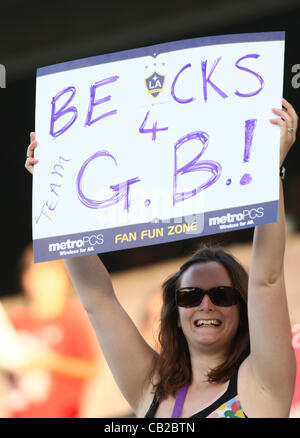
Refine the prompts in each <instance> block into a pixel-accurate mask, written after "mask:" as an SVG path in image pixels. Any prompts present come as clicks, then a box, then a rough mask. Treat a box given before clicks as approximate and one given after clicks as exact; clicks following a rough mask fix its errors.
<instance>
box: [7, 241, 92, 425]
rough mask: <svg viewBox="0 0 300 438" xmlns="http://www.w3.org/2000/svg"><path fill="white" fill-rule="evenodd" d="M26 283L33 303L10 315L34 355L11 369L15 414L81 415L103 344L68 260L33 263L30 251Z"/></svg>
mask: <svg viewBox="0 0 300 438" xmlns="http://www.w3.org/2000/svg"><path fill="white" fill-rule="evenodd" d="M21 270H22V275H21V283H22V288H23V290H24V292H25V294H26V297H27V299H28V304H27V305H24V306H18V307H14V308H11V309H10V310H9V311H8V316H9V318H10V321H11V322H12V324H13V326H14V328H15V329H16V330H17V332H18V334H19V336H20V337H21V339H22V342H23V343H24V345H27V346H28V355H27V356H24V362H23V363H21V364H20V363H19V364H18V366H17V369H14V368H13V367H12V369H11V370H10V381H11V383H12V385H11V389H10V391H9V393H8V399H7V402H8V408H9V411H10V415H11V417H13V418H74V417H79V416H80V409H81V400H82V397H83V394H84V389H85V383H86V382H87V381H89V379H91V378H92V377H94V376H95V375H96V374H97V373H98V371H99V357H100V356H99V354H100V349H99V347H98V345H97V341H96V337H95V335H94V332H93V331H92V329H91V326H90V323H89V321H88V318H87V316H86V314H85V312H84V310H83V308H82V306H81V304H80V302H79V300H78V299H77V298H72V297H71V296H70V290H71V284H70V280H69V278H68V275H67V274H66V271H65V268H64V264H63V262H62V261H53V262H46V263H38V264H34V263H33V254H32V247H31V246H30V247H28V248H27V249H26V251H25V252H24V255H23V257H22V262H21Z"/></svg>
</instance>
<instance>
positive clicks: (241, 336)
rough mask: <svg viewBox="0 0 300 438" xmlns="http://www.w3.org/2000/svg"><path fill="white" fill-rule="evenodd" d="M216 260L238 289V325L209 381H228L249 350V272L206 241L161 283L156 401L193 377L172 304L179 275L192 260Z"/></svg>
mask: <svg viewBox="0 0 300 438" xmlns="http://www.w3.org/2000/svg"><path fill="white" fill-rule="evenodd" d="M210 261H216V262H218V263H220V264H222V265H223V266H224V267H225V269H226V270H227V272H228V274H229V276H230V279H231V281H232V286H233V287H236V288H237V289H238V290H239V293H240V296H241V300H240V310H239V317H240V324H239V328H238V330H237V332H236V334H235V336H234V338H233V339H232V342H231V345H230V348H229V351H228V354H227V358H226V360H225V361H224V362H223V363H222V364H221V365H219V366H218V367H216V368H214V369H211V370H210V372H209V373H208V380H209V381H211V382H226V381H227V380H229V379H230V378H231V377H232V376H233V375H234V373H235V372H236V371H237V369H238V367H239V366H240V364H241V363H242V361H243V360H244V359H245V358H246V357H247V356H248V355H249V353H250V342H249V327H248V313H247V289H248V274H247V272H246V271H245V269H244V268H243V267H242V266H241V265H240V263H239V262H238V261H237V260H236V259H235V258H234V257H233V256H232V255H231V254H229V253H227V252H225V251H224V250H223V249H222V248H220V247H212V246H208V245H207V244H205V246H202V247H201V248H200V249H199V250H197V251H196V252H195V253H194V254H193V255H192V256H191V257H190V258H189V259H188V260H187V261H186V262H185V263H184V264H183V265H182V266H181V267H180V269H179V271H178V272H176V273H175V274H174V275H172V276H171V277H169V278H168V279H167V280H166V281H165V282H164V283H163V285H162V286H163V305H162V310H161V320H160V331H159V336H158V340H159V342H160V346H161V348H160V355H157V356H156V358H155V360H154V363H153V367H152V370H151V373H150V378H151V380H153V376H154V374H156V373H158V376H159V381H158V382H157V383H156V384H154V383H153V385H154V388H155V390H156V396H157V398H158V400H162V399H163V398H165V397H166V396H167V395H168V394H172V395H173V396H175V395H176V393H177V391H178V389H179V388H181V387H182V386H183V385H185V384H186V383H188V382H191V380H192V369H191V362H190V354H189V348H188V344H187V341H186V339H185V336H184V334H183V332H182V330H181V328H179V327H178V318H179V313H178V309H177V306H176V303H175V290H176V288H177V287H179V282H180V279H181V276H182V274H183V273H184V272H185V271H186V270H187V269H188V268H189V267H190V266H192V265H194V264H195V263H207V262H210Z"/></svg>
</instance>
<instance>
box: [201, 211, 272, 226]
mask: <svg viewBox="0 0 300 438" xmlns="http://www.w3.org/2000/svg"><path fill="white" fill-rule="evenodd" d="M263 215H264V209H263V207H259V208H251V210H243V211H242V212H240V213H233V214H232V213H227V214H226V215H224V216H216V217H211V218H209V221H208V225H209V226H214V225H219V226H220V229H224V228H235V227H238V226H244V225H254V221H253V219H256V218H258V217H259V218H260V217H263Z"/></svg>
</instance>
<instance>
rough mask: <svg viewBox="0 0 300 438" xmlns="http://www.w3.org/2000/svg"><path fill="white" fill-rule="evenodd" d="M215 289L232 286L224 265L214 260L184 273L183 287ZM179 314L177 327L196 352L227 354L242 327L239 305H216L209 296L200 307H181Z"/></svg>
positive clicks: (197, 265) (194, 266)
mask: <svg viewBox="0 0 300 438" xmlns="http://www.w3.org/2000/svg"><path fill="white" fill-rule="evenodd" d="M216 286H232V282H231V279H230V277H229V275H228V273H227V271H226V269H225V268H224V266H223V265H221V264H220V263H218V262H214V261H211V262H207V263H196V264H194V265H192V266H191V267H190V268H188V269H187V270H186V271H185V272H184V273H183V275H182V277H181V282H180V287H200V288H201V289H205V290H208V289H211V288H212V287H216ZM178 312H179V321H178V326H179V327H181V329H182V331H183V333H184V335H185V338H186V340H187V342H188V345H189V347H195V348H196V349H198V348H199V346H202V347H204V346H205V347H212V346H214V347H217V349H218V350H220V349H222V350H223V349H224V351H225V350H226V348H227V347H228V346H229V344H230V341H231V340H232V338H233V337H234V335H235V333H236V331H237V329H238V326H239V304H235V305H233V306H229V307H221V306H216V305H214V304H213V303H212V302H211V300H210V298H209V296H208V295H205V296H204V297H203V300H202V302H201V303H200V304H199V306H196V307H190V308H184V307H178ZM209 322H210V324H209ZM211 322H213V323H211Z"/></svg>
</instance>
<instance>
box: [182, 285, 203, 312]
mask: <svg viewBox="0 0 300 438" xmlns="http://www.w3.org/2000/svg"><path fill="white" fill-rule="evenodd" d="M201 301H202V295H201V294H200V293H199V292H198V290H195V288H188V287H186V288H183V289H179V290H177V291H176V302H177V306H179V307H196V306H199V304H200V303H201Z"/></svg>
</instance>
